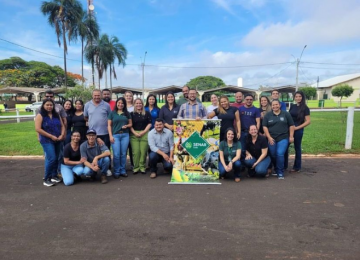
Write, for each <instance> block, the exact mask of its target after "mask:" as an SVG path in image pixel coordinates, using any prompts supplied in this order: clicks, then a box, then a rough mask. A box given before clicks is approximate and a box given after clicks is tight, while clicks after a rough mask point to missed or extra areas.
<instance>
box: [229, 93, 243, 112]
mask: <svg viewBox="0 0 360 260" xmlns="http://www.w3.org/2000/svg"><path fill="white" fill-rule="evenodd" d="M242 101H243V93H242V92H240V91H239V92H236V93H235V103H232V104H231V106H232V107H237V108H239V107H242V106H243V105H244V103H243V102H242Z"/></svg>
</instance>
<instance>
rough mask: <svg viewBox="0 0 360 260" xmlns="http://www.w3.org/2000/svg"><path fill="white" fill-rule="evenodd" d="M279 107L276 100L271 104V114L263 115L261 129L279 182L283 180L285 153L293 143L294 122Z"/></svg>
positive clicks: (287, 113)
mask: <svg viewBox="0 0 360 260" xmlns="http://www.w3.org/2000/svg"><path fill="white" fill-rule="evenodd" d="M280 106H281V105H280V101H279V100H278V99H274V100H273V101H272V102H271V109H272V112H270V113H267V114H266V115H265V117H264V120H263V128H264V133H265V136H266V137H267V139H268V143H269V152H270V157H271V161H272V163H273V165H274V166H275V173H276V175H277V176H278V179H279V180H283V179H284V163H285V152H286V150H287V148H288V145H289V143H292V142H294V121H293V119H292V117H291V115H290V114H289V112H287V111H283V110H280Z"/></svg>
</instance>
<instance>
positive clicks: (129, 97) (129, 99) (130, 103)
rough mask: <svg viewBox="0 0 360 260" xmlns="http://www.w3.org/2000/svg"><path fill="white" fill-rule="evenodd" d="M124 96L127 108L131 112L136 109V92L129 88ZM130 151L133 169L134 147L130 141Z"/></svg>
mask: <svg viewBox="0 0 360 260" xmlns="http://www.w3.org/2000/svg"><path fill="white" fill-rule="evenodd" d="M124 97H125V100H126V109H127V111H128V112H129V113H131V112H133V111H134V94H133V93H132V92H131V91H129V90H127V91H125V93H124ZM128 151H129V157H130V169H131V170H133V169H134V160H133V156H132V155H133V154H132V149H131V142H129V147H128Z"/></svg>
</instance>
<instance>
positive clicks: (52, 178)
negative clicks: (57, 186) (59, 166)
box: [51, 176, 61, 183]
mask: <svg viewBox="0 0 360 260" xmlns="http://www.w3.org/2000/svg"><path fill="white" fill-rule="evenodd" d="M51 182H55V183H59V182H61V179H59V177H57V176H55V177H51Z"/></svg>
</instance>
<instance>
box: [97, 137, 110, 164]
mask: <svg viewBox="0 0 360 260" xmlns="http://www.w3.org/2000/svg"><path fill="white" fill-rule="evenodd" d="M97 137H98V138H100V139H101V140H103V142H104V143H105V145H106V147H107V148H109V151H110V149H111V142H110V136H109V134H107V135H98V136H97ZM109 160H110V164H109V169H111V156H109Z"/></svg>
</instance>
